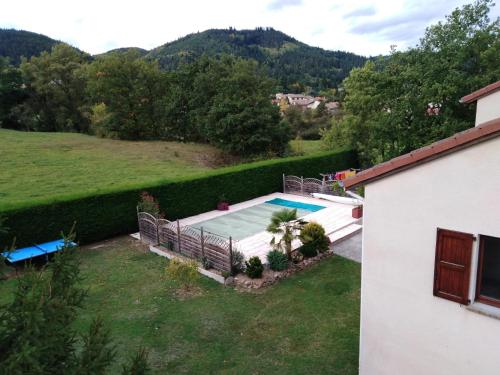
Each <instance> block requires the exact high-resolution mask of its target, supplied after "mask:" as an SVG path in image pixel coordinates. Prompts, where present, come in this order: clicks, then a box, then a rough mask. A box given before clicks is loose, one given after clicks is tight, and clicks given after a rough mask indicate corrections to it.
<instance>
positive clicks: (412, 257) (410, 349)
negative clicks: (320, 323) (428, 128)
mask: <svg viewBox="0 0 500 375" xmlns="http://www.w3.org/2000/svg"><path fill="white" fill-rule="evenodd" d="M488 88H489V89H487V88H484V89H482V90H478V91H477V92H475V93H472V94H471V95H468V96H466V97H464V98H463V101H464V102H470V101H474V100H477V101H478V107H477V108H478V114H477V119H476V127H474V128H472V129H468V130H466V131H464V132H461V133H458V134H455V135H454V136H452V137H450V138H447V139H444V140H442V141H439V142H436V143H434V144H432V145H429V146H427V147H424V148H422V149H419V150H416V151H413V152H411V153H409V154H407V155H403V156H400V157H398V158H395V159H393V160H391V161H388V162H386V163H383V164H380V165H377V166H375V167H373V168H371V169H368V170H366V171H363V172H361V173H359V174H357V175H356V176H355V177H352V178H350V179H347V180H346V181H345V186H346V188H347V189H350V188H352V187H354V186H357V185H359V184H364V185H365V202H364V221H363V227H364V229H363V255H362V282H361V332H360V374H361V375H368V374H370V375H378V374H391V375H393V374H404V375H412V374H426V375H433V374H439V375H446V374H450V375H460V374H464V375H465V374H467V375H470V374H478V375H490V374H491V375H498V374H500V91H498V90H499V89H500V82H497V83H495V84H493V85H490V86H488ZM471 98H472V99H471Z"/></svg>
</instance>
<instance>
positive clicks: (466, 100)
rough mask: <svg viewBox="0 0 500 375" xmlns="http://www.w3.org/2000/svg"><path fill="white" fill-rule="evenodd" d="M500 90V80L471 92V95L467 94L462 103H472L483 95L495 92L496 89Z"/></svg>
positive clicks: (461, 100)
mask: <svg viewBox="0 0 500 375" xmlns="http://www.w3.org/2000/svg"><path fill="white" fill-rule="evenodd" d="M497 90H500V81H497V82H495V83H492V84H491V85H488V86H485V87H483V88H481V89H479V90H476V91H474V92H471V93H470V94H469V95H465V96H464V97H463V98H462V99H460V103H472V102H475V101H476V100H478V99H480V98H482V97H483V96H486V95H489V94H493V93H494V92H495V91H497Z"/></svg>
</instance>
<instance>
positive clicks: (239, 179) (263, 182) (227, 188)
mask: <svg viewBox="0 0 500 375" xmlns="http://www.w3.org/2000/svg"><path fill="white" fill-rule="evenodd" d="M356 166H357V159H356V157H355V153H354V152H352V151H340V152H333V153H332V152H325V153H319V154H316V155H313V156H301V157H292V158H285V159H273V160H266V161H260V162H255V163H248V164H241V165H237V166H233V167H228V168H221V169H218V170H216V171H210V172H207V173H206V174H204V175H201V176H198V177H190V178H179V179H176V180H171V181H167V182H165V181H162V182H159V183H157V184H151V185H147V186H144V185H143V186H137V187H126V188H121V189H116V188H115V189H114V190H109V191H101V192H100V193H98V194H86V195H72V196H65V197H63V198H61V199H59V200H54V199H51V200H41V201H37V203H35V204H34V203H33V202H26V203H24V204H21V205H17V206H10V207H9V208H8V209H7V207H5V206H4V207H5V208H4V209H3V212H0V213H1V214H4V215H5V216H6V217H7V218H8V219H7V221H6V223H5V224H6V226H8V227H9V233H8V234H2V233H0V247H1V248H3V247H4V246H8V245H9V244H10V243H11V242H12V239H13V238H14V237H17V239H18V241H17V243H18V245H19V246H25V245H31V244H33V243H41V242H45V241H51V240H54V239H55V238H58V237H59V235H60V232H61V230H63V231H66V232H67V231H69V229H70V228H71V226H72V225H73V223H74V222H75V221H76V223H77V225H76V230H77V233H78V238H77V240H78V242H79V243H80V244H84V243H90V242H95V241H100V240H103V239H107V238H110V237H113V236H117V235H120V234H127V233H133V232H134V231H137V215H136V204H137V196H138V195H139V194H140V192H141V191H144V190H147V191H148V192H149V193H150V194H152V195H154V196H155V197H156V198H157V200H158V202H159V204H160V206H161V207H162V209H163V210H165V212H167V215H166V218H167V219H169V220H175V219H177V218H182V217H187V216H192V215H197V214H200V213H202V212H207V211H211V210H212V209H213V207H214V206H215V205H216V203H217V201H218V197H219V195H220V194H221V192H222V191H224V192H226V195H227V199H228V200H229V201H230V202H234V203H237V202H242V201H245V200H248V199H252V198H256V197H259V196H262V195H266V194H270V193H273V192H276V191H281V190H282V174H283V173H285V174H289V175H299V176H301V175H306V176H315V175H317V174H318V173H321V172H324V171H330V170H340V169H347V168H349V167H356Z"/></svg>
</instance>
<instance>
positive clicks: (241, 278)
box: [226, 249, 334, 290]
mask: <svg viewBox="0 0 500 375" xmlns="http://www.w3.org/2000/svg"><path fill="white" fill-rule="evenodd" d="M332 255H334V252H333V250H331V249H329V250H327V251H325V252H324V253H320V254H318V255H316V256H315V257H312V258H305V259H304V260H302V261H301V262H299V263H291V264H290V266H289V267H288V268H287V269H286V270H284V271H273V270H271V269H269V268H268V267H266V269H265V270H264V272H263V274H262V277H261V278H259V279H251V278H249V277H248V276H247V275H246V274H244V273H240V274H238V275H236V276H235V277H234V278H232V279H233V280H230V278H228V279H226V285H231V286H235V287H236V288H238V289H243V290H245V289H246V290H252V289H261V288H265V287H268V286H271V285H273V284H275V283H277V282H278V281H279V280H281V279H285V278H287V277H289V276H291V275H294V274H295V273H297V272H300V271H302V270H304V269H306V268H309V267H311V266H312V265H314V264H316V263H318V262H320V261H321V260H323V259H325V258H329V257H331V256H332Z"/></svg>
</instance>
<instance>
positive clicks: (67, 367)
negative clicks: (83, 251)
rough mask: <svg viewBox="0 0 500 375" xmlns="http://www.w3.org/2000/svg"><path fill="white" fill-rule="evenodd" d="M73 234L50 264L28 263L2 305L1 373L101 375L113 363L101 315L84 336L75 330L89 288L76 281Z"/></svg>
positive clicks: (0, 334) (111, 351)
mask: <svg viewBox="0 0 500 375" xmlns="http://www.w3.org/2000/svg"><path fill="white" fill-rule="evenodd" d="M73 237H74V236H70V237H68V238H66V239H65V244H64V248H63V249H62V250H61V251H60V252H58V253H57V254H55V255H54V258H53V261H52V262H51V263H49V265H48V266H46V267H44V268H42V269H41V270H36V269H35V268H33V267H28V269H27V270H26V271H25V272H24V273H23V275H22V276H21V277H19V278H18V284H17V289H16V291H15V292H14V298H13V299H12V302H11V303H10V304H8V305H4V306H1V307H0V373H2V374H40V375H45V374H47V375H49V374H78V375H79V374H82V375H83V374H85V375H87V374H88V375H90V374H96V375H99V374H105V371H106V370H107V368H108V367H109V365H110V364H111V363H112V361H113V358H114V353H115V351H114V347H113V345H112V343H111V336H110V332H109V329H107V328H106V327H105V325H104V323H103V322H102V321H101V320H100V319H99V318H97V319H94V321H93V322H92V324H91V325H90V328H89V331H88V333H87V334H85V335H83V336H82V337H81V339H80V340H79V338H78V335H77V333H76V331H75V329H74V322H75V319H76V316H77V313H78V312H79V310H80V309H81V308H82V307H83V302H84V299H85V297H86V296H87V292H86V291H85V290H83V289H82V288H80V287H79V286H78V284H79V282H80V280H81V276H80V269H79V263H78V260H77V258H76V257H75V248H74V247H72V246H70V240H71V239H72V238H73ZM79 348H81V349H79Z"/></svg>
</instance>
